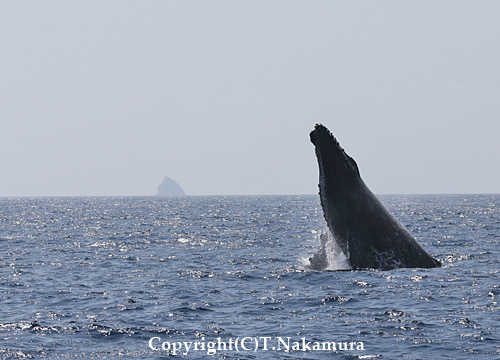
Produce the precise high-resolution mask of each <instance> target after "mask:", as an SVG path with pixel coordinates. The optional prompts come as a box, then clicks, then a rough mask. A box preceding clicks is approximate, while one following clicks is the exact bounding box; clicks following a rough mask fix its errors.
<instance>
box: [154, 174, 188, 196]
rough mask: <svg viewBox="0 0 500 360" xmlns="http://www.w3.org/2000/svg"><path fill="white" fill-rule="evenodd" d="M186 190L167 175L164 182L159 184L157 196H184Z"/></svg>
mask: <svg viewBox="0 0 500 360" xmlns="http://www.w3.org/2000/svg"><path fill="white" fill-rule="evenodd" d="M184 195H186V194H185V193H184V190H182V188H181V187H180V185H179V184H177V182H175V181H174V180H172V179H171V178H169V177H168V176H165V179H163V182H162V183H161V184H160V186H158V192H157V193H156V196H184Z"/></svg>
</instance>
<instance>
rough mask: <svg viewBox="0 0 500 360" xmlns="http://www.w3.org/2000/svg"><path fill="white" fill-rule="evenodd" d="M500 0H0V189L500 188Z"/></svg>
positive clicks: (28, 192) (22, 192) (13, 192)
mask: <svg viewBox="0 0 500 360" xmlns="http://www.w3.org/2000/svg"><path fill="white" fill-rule="evenodd" d="M499 15H500V1H457V0H452V1H421V0H419V1H400V0H395V1H353V0H349V1H347V0H346V1H332V0H329V1H292V0H284V1H270V0H266V1H255V0H253V1H234V0H231V1H220V0H217V1H215V0H214V1H208V0H203V1H186V0H182V1H163V0H162V1H124V0H116V1H106V0H104V1H103V0H99V1H89V0H85V1H76V0H75V1H67V0H64V1H56V0H50V1H22V0H11V1H8V0H4V1H1V2H0V171H1V173H0V196H46V195H50V196H52V195H153V194H155V192H156V190H157V187H158V185H159V184H160V183H161V182H162V180H163V177H164V176H166V175H168V176H169V177H171V178H173V179H175V180H176V181H177V182H178V183H179V184H180V185H181V186H182V187H183V188H184V190H185V191H186V193H187V194H191V195H212V194H314V193H316V192H317V182H318V168H317V163H316V158H315V155H314V147H313V145H312V144H311V143H310V141H309V132H310V131H311V130H312V129H313V128H314V124H315V123H318V122H321V123H323V124H325V125H326V126H327V127H328V128H329V129H330V130H331V131H332V132H333V133H334V134H335V135H336V137H337V138H338V140H339V141H340V143H341V145H342V146H343V147H344V148H345V149H346V151H347V153H348V154H349V155H351V156H352V157H353V158H354V159H355V160H356V161H357V163H358V166H359V168H360V171H361V175H362V177H363V179H364V180H365V182H366V183H367V185H368V186H369V187H370V188H371V189H372V190H373V191H374V192H375V193H477V192H481V193H482V192H494V193H498V192H500V166H499V165H498V164H499V160H498V158H499V157H500V141H499V137H500V66H499V63H500V41H499V38H500V21H499Z"/></svg>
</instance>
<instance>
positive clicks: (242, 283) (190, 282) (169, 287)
mask: <svg viewBox="0 0 500 360" xmlns="http://www.w3.org/2000/svg"><path fill="white" fill-rule="evenodd" d="M382 200H383V202H384V203H385V205H386V206H387V207H388V208H389V210H390V211H391V213H393V214H395V216H396V217H397V218H398V219H399V220H400V221H401V222H402V223H403V224H404V225H405V226H406V227H407V228H408V229H409V230H410V232H411V233H412V234H413V235H414V236H415V237H416V239H417V241H418V242H419V243H421V244H422V245H423V246H424V247H425V249H426V250H427V251H428V252H429V253H431V254H433V255H434V256H436V257H437V258H438V259H439V260H440V261H442V262H443V264H444V266H443V268H437V269H395V270H390V271H378V270H365V271H333V272H332V271H317V270H336V269H342V268H344V267H343V266H342V259H339V258H338V257H336V255H339V252H338V250H336V249H334V248H332V239H331V238H330V237H329V235H328V234H327V235H319V232H318V230H319V229H325V228H326V226H325V223H324V220H323V215H322V210H321V207H320V205H319V201H318V199H317V197H316V196H288V197H285V196H281V197H280V196H277V197H186V198H178V199H165V198H161V199H160V198H34V199H28V198H21V199H0V244H1V247H0V302H1V306H0V339H1V340H0V358H2V359H3V358H5V359H26V358H28V359H29V358H50V359H68V358H78V359H100V358H102V359H105V358H120V359H135V358H170V355H169V354H167V353H164V352H155V351H153V350H151V349H150V348H149V347H148V341H149V339H151V338H152V337H159V338H161V339H162V340H172V341H174V340H178V341H191V340H192V341H195V340H201V339H217V338H219V337H221V338H223V339H228V338H236V337H243V336H271V337H272V336H285V337H286V336H290V337H292V338H301V337H305V338H307V339H310V340H311V341H362V342H363V343H364V348H365V350H364V351H362V352H356V351H336V352H335V351H330V352H308V351H306V352H302V351H296V352H293V351H292V352H288V353H285V352H266V353H264V352H259V353H252V352H248V353H236V352H234V351H233V352H231V351H227V352H221V353H218V354H217V355H215V356H214V358H221V359H222V358H224V359H255V358H259V359H261V358H269V359H276V358H282V359H289V358H298V359H302V358H303V359H323V358H324V359H327V358H332V357H335V358H340V359H401V358H405V359H422V358H457V359H458V358H472V357H477V358H481V359H483V358H492V359H494V358H498V357H499V356H500V348H499V345H498V344H499V343H500V339H499V335H498V334H499V331H498V330H499V318H498V315H497V314H498V313H499V310H500V308H499V305H498V304H499V303H498V298H499V296H500V280H499V276H498V275H499V270H498V269H497V268H498V266H497V265H498V260H499V252H500V250H499V249H500V247H499V246H498V245H499V238H500V235H499V232H498V230H499V228H498V225H499V224H500V196H496V195H489V196H486V195H483V196H476V195H467V196H465V195H464V196H462V195H460V196H384V197H382ZM318 243H320V249H319V250H318ZM301 259H307V260H304V261H305V263H303V262H302V261H301ZM310 259H312V260H310ZM183 357H185V358H193V359H195V358H204V357H206V354H201V353H192V354H189V355H187V356H183Z"/></svg>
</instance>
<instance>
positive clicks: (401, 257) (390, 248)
mask: <svg viewBox="0 0 500 360" xmlns="http://www.w3.org/2000/svg"><path fill="white" fill-rule="evenodd" d="M310 138H311V142H312V143H313V144H314V146H315V149H316V157H317V159H318V165H319V195H320V199H321V206H322V208H323V213H324V217H325V220H326V223H327V225H328V228H329V230H330V232H331V234H332V235H333V238H334V240H335V241H336V243H337V245H338V247H340V249H341V251H342V252H343V253H344V255H345V256H346V257H347V260H348V262H349V264H350V265H351V267H352V269H368V268H372V269H385V270H387V269H394V268H400V267H406V268H433V267H439V266H441V263H440V262H439V261H438V260H436V259H434V258H433V257H432V256H430V255H429V254H428V253H427V252H426V251H425V250H424V249H423V248H422V247H421V246H420V245H419V244H418V243H417V241H416V240H415V239H414V238H413V236H412V235H411V234H410V232H409V231H408V230H407V229H406V228H405V227H404V226H403V225H401V224H400V223H399V221H397V220H396V219H395V218H394V217H393V216H392V215H391V214H390V213H389V212H388V211H387V209H386V208H385V207H384V205H382V203H381V202H380V201H379V199H378V198H377V197H376V196H375V195H374V194H373V193H372V192H371V191H370V189H368V187H367V186H366V185H365V183H364V182H363V180H362V179H361V176H360V173H359V169H358V165H357V164H356V162H355V161H354V159H352V158H351V157H350V156H349V155H347V154H346V152H345V151H344V149H342V148H341V147H340V145H339V143H338V141H337V140H336V139H335V137H334V136H333V135H332V134H331V133H330V131H329V130H328V129H327V128H326V127H325V126H323V125H321V124H318V125H316V126H315V128H314V130H313V131H312V132H311V133H310Z"/></svg>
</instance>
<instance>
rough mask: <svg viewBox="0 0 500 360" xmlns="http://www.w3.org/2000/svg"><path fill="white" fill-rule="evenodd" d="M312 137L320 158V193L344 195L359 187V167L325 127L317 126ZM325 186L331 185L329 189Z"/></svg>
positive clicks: (317, 155)
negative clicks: (351, 188) (350, 189)
mask: <svg viewBox="0 0 500 360" xmlns="http://www.w3.org/2000/svg"><path fill="white" fill-rule="evenodd" d="M310 137H311V142H312V143H313V144H314V146H315V148H316V157H317V158H318V164H319V171H320V184H319V186H320V191H326V192H328V193H332V194H328V195H333V194H334V193H336V194H342V193H344V192H346V191H349V188H350V187H352V186H357V185H359V181H360V180H361V177H360V174H359V169H358V165H357V164H356V162H355V161H354V159H353V158H351V157H350V156H349V155H347V154H346V152H345V151H344V149H342V148H341V147H340V144H339V142H338V141H337V139H335V137H334V136H333V135H332V133H331V132H330V131H329V130H328V129H327V128H326V127H325V126H323V125H322V124H317V125H316V126H315V128H314V130H313V131H311V133H310ZM325 184H329V186H328V188H327V189H325V186H324V185H325ZM325 195H326V194H325Z"/></svg>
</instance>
